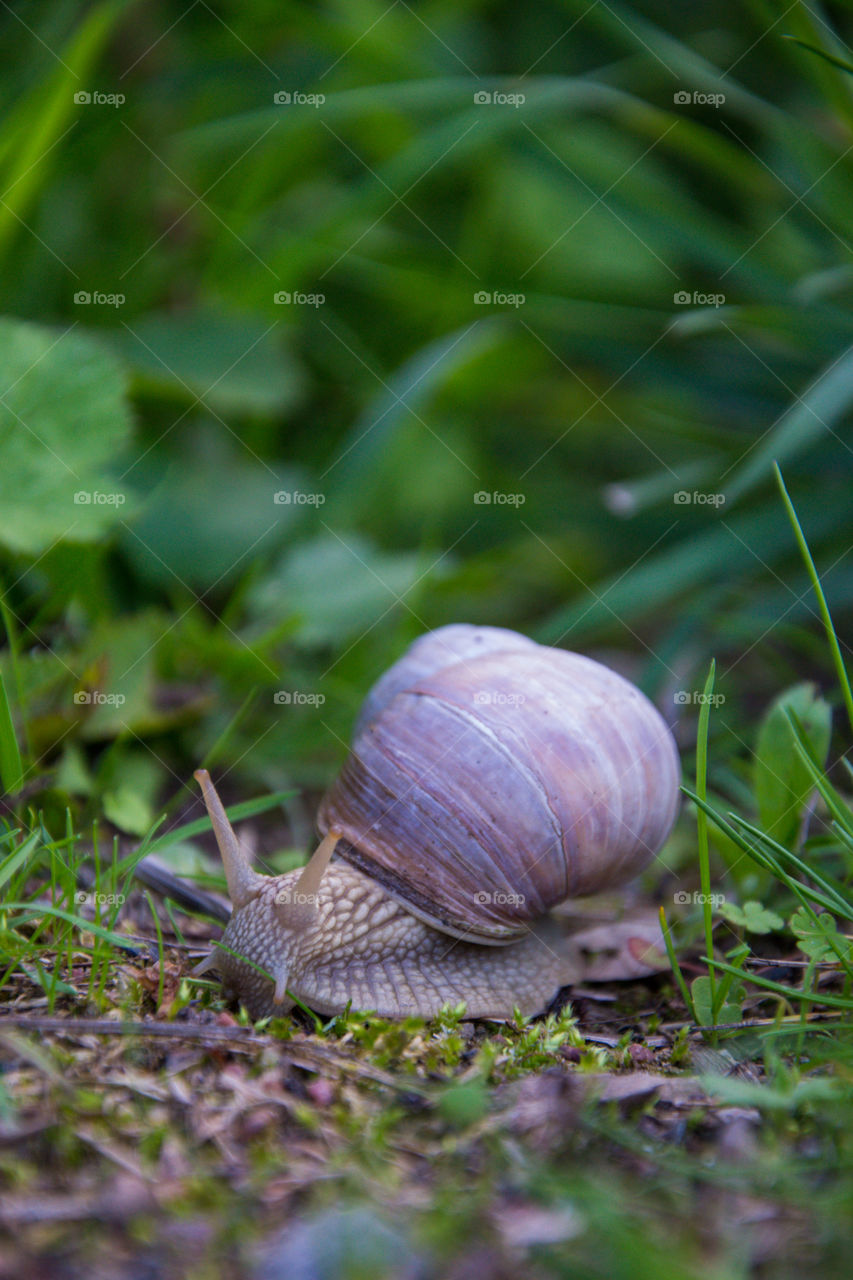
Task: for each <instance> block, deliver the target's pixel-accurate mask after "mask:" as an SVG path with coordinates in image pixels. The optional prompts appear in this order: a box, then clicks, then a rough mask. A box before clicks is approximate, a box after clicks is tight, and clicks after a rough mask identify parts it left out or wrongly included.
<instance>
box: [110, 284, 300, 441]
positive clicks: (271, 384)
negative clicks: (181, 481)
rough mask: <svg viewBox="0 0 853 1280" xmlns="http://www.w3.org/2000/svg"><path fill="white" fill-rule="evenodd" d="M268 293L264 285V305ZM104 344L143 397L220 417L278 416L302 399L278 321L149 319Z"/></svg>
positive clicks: (205, 316)
mask: <svg viewBox="0 0 853 1280" xmlns="http://www.w3.org/2000/svg"><path fill="white" fill-rule="evenodd" d="M274 288H275V281H273V280H271V281H270V299H272V294H273V290H274ZM111 341H113V342H114V343H115V345H116V347H117V349H118V350H119V351H120V352H121V354H122V355H123V356H124V358H125V359H126V360H127V361H128V363H129V365H130V367H131V368H132V369H133V370H134V372H135V373H136V375H137V377H138V379H139V381H140V383H141V386H142V389H144V390H146V391H147V392H148V393H149V394H151V395H158V396H163V397H168V398H169V399H177V400H181V401H184V400H189V401H190V402H192V403H194V402H196V400H201V403H202V406H206V407H209V408H210V409H211V410H213V412H214V413H218V414H221V415H223V416H228V415H230V414H234V413H252V414H256V413H258V414H265V413H266V414H277V413H283V412H284V411H285V410H286V409H289V408H291V407H292V406H293V405H294V403H295V402H296V401H297V400H298V399H299V398H300V396H301V394H302V392H301V378H300V376H299V374H298V371H297V367H296V364H295V361H294V359H293V356H292V355H291V354H290V352H289V349H288V348H287V346H285V345H284V343H283V342H282V336H281V323H280V317H278V316H275V317H273V319H272V320H267V319H266V318H259V317H257V316H252V315H240V316H236V315H227V314H226V315H223V314H221V313H214V312H207V311H201V310H199V311H193V312H191V313H189V314H186V315H180V316H171V315H148V316H143V317H140V318H138V319H134V320H132V321H129V322H128V324H127V325H126V326H125V327H124V328H123V329H122V330H121V331H120V332H116V333H115V334H114V335H112V337H111Z"/></svg>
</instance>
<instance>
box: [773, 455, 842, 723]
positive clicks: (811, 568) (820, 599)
mask: <svg viewBox="0 0 853 1280" xmlns="http://www.w3.org/2000/svg"><path fill="white" fill-rule="evenodd" d="M773 468H774V470H775V473H776V482H777V484H778V485H779V490H780V492H781V494H782V501H783V502H784V503H785V510H786V511H787V512H788V519H789V520H790V522H791V528H792V529H793V530H794V537H795V538H796V539H797V544H798V546H799V548H800V553H801V555H802V557H803V560H804V561H805V566H806V570H807V571H808V575H809V577H810V578H811V583H812V587H813V588H814V593H815V596H816V597H817V603H818V608H819V609H820V614H821V617H822V618H823V626H824V630H825V632H826V638H827V640H828V641H829V648H830V651H831V653H832V660H833V662H834V663H835V670H836V673H837V675H838V683H839V685H840V686H841V692H842V694H843V696H844V705H845V706H846V708H847V719H848V721H849V722H850V728H851V731H853V690H851V688H850V681H849V679H848V676H847V668H846V667H845V665H844V659H843V658H842V656H841V649H840V648H839V645H838V637H837V636H836V634H835V627H834V626H833V622H832V615H831V614H830V612H829V606H828V605H827V603H826V596H825V595H824V594H823V587H822V586H821V585H820V578H819V577H818V572H817V569H816V567H815V562H814V560H813V559H812V553H811V551H809V545H808V543H807V542H806V537H805V534H804V533H803V530H802V527H801V525H800V522H799V520H798V518H797V513H796V511H795V510H794V504H793V503H792V502H791V499H790V497H789V496H788V490H787V489H786V488H785V481H784V480H783V479H782V472H781V471H780V470H779V465H778V463H776V462H774V463H773Z"/></svg>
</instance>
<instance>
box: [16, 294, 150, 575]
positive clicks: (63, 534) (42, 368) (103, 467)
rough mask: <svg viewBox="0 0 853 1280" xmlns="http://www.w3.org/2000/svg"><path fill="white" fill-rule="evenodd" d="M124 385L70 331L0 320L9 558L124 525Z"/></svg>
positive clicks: (93, 345) (109, 360)
mask: <svg viewBox="0 0 853 1280" xmlns="http://www.w3.org/2000/svg"><path fill="white" fill-rule="evenodd" d="M124 382H125V380H124V375H123V373H122V371H121V370H120V368H119V366H118V364H117V363H116V361H115V358H114V357H113V356H112V355H111V354H110V353H109V352H107V351H105V350H104V349H103V348H102V347H101V346H100V345H99V344H98V343H97V342H95V340H94V339H93V338H90V337H87V336H86V335H85V334H84V333H82V332H81V331H80V330H79V329H77V328H75V326H73V325H72V326H70V327H68V328H66V329H64V330H57V331H54V330H51V329H45V328H42V327H41V326H39V325H34V324H24V323H22V322H21V321H19V320H10V319H2V320H0V457H2V459H3V465H2V467H0V511H2V513H3V518H2V521H0V543H3V544H4V545H5V546H6V547H8V548H9V549H10V550H11V551H18V552H24V553H26V554H28V555H33V556H35V555H39V554H40V553H41V552H43V551H44V550H45V549H46V548H47V547H48V546H50V544H51V543H52V542H54V541H55V540H56V539H60V538H67V539H69V540H71V541H74V542H87V541H91V540H93V539H95V538H98V537H100V536H101V535H102V534H103V533H104V532H106V531H107V530H108V529H109V528H110V527H111V526H112V525H114V524H115V523H116V522H117V521H118V520H120V519H123V518H125V517H126V516H127V513H128V510H129V509H130V505H131V502H130V497H131V495H130V491H129V488H128V484H127V482H126V481H123V480H122V479H121V473H122V469H123V468H122V462H121V459H122V455H123V452H124V450H125V448H126V446H127V445H128V443H129V440H130V433H131V421H130V414H129V412H128V408H127V404H126V401H125V397H124V390H125V386H124Z"/></svg>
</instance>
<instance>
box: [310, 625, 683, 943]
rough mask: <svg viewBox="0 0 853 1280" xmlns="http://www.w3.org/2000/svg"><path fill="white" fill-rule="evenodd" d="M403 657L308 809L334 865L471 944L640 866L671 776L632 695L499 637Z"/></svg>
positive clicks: (649, 853) (652, 847)
mask: <svg viewBox="0 0 853 1280" xmlns="http://www.w3.org/2000/svg"><path fill="white" fill-rule="evenodd" d="M445 631H446V632H451V633H453V634H452V635H450V636H444V635H443V632H445ZM463 633H467V634H463ZM492 633H494V634H492ZM475 638H476V639H475ZM472 641H473V643H471V642H472ZM410 652H414V657H415V662H414V665H409V663H408V658H409V655H408V654H407V655H404V657H403V658H402V659H401V660H400V662H399V663H397V664H396V665H395V667H392V668H391V669H390V671H389V672H387V673H386V674H385V676H383V677H382V679H381V680H380V681H379V682H378V684H377V686H375V687H374V689H373V690H372V691H371V694H370V695H368V699H367V704H366V707H365V712H363V713H362V716H361V717H360V720H359V726H360V728H359V731H358V732H357V734H356V737H355V741H354V744H353V751H352V754H351V756H350V757H349V759H348V760H347V762H346V764H345V766H344V768H343V770H342V772H341V774H340V775H339V777H338V779H337V781H336V782H335V783H334V784H333V786H332V788H331V789H330V791H329V792H328V794H327V795H326V797H325V798H324V800H323V803H322V805H321V808H320V813H319V817H318V824H319V826H320V829H321V831H326V830H328V829H329V828H330V827H334V828H336V829H337V830H339V831H340V833H341V836H342V839H341V843H340V845H339V848H338V852H339V853H340V854H341V855H342V856H343V857H345V858H346V859H347V860H348V861H349V862H351V863H352V864H353V865H355V866H357V867H358V868H359V869H360V870H362V871H364V872H366V873H367V874H368V875H370V876H372V877H373V878H374V879H375V880H377V881H378V882H379V883H380V884H381V885H382V886H383V887H384V888H385V889H386V890H387V891H388V892H389V893H390V894H391V895H392V896H393V897H396V898H397V899H398V900H400V901H402V902H404V903H405V904H406V905H407V906H408V908H409V909H410V910H412V911H413V912H414V913H415V914H416V915H419V916H421V917H422V918H424V919H426V920H428V921H429V922H431V923H433V924H436V925H437V926H438V927H439V928H441V929H444V930H446V931H447V932H449V933H453V934H457V935H458V936H460V937H465V938H467V939H469V940H470V941H482V942H506V941H510V940H512V939H513V938H516V937H518V936H520V934H521V933H522V932H523V931H524V929H525V926H526V925H527V923H528V922H529V921H531V920H533V919H535V918H536V917H538V916H540V915H542V914H544V913H545V912H547V911H548V910H549V909H550V908H551V907H552V906H554V905H555V904H556V903H558V902H561V901H563V900H565V899H566V898H571V897H575V896H580V895H584V894H588V893H594V892H597V891H598V890H600V889H602V888H604V887H610V886H612V885H614V884H618V883H621V882H623V881H625V880H627V879H629V878H631V877H632V876H634V875H636V874H637V873H638V872H639V871H640V870H642V868H643V867H644V866H645V865H647V863H648V862H649V861H651V859H652V857H653V856H654V854H655V853H656V852H657V850H658V849H659V848H660V847H661V845H662V844H663V842H664V840H665V839H666V837H667V835H668V833H669V830H670V828H671V826H672V823H673V821H674V818H675V813H676V810H677V804H678V783H679V778H680V768H679V761H678V754H677V751H676V748H675V743H674V741H673V738H672V735H671V733H670V731H669V728H668V727H667V725H666V723H665V721H664V720H663V718H662V717H661V715H660V714H659V712H658V711H657V710H656V709H655V708H654V706H653V705H652V704H651V702H649V701H648V699H647V698H646V697H645V696H644V695H643V694H642V693H640V691H639V690H638V689H636V688H635V687H634V686H633V685H632V684H630V683H629V682H628V681H627V680H624V679H623V678H622V677H621V676H619V675H617V674H616V673H615V672H613V671H611V670H610V669H609V668H607V667H604V666H602V665H601V664H600V663H597V662H594V661H593V660H592V659H590V658H585V657H582V656H581V655H579V654H574V653H569V652H567V651H565V650H560V649H550V648H546V647H544V646H540V645H537V644H535V643H534V642H533V641H530V640H527V639H525V638H524V637H522V636H516V635H515V633H512V632H501V631H499V630H498V629H496V628H475V627H470V628H469V627H452V628H442V629H440V630H438V631H436V632H432V633H430V634H429V635H427V636H425V637H422V638H421V640H420V641H418V642H416V644H415V645H414V646H413V648H412V651H410ZM472 654H473V655H475V656H471V655H472ZM448 655H449V660H448ZM480 655H483V656H480Z"/></svg>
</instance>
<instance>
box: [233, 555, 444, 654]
mask: <svg viewBox="0 0 853 1280" xmlns="http://www.w3.org/2000/svg"><path fill="white" fill-rule="evenodd" d="M420 572H421V566H420V559H419V557H418V556H417V555H414V554H400V553H390V552H385V551H378V550H377V549H376V548H375V547H373V546H372V545H371V544H370V543H369V542H368V541H367V540H366V539H364V538H361V537H359V536H357V535H354V534H346V535H345V536H343V537H335V536H334V535H332V534H329V535H328V536H323V537H322V538H317V539H315V540H314V541H313V542H307V543H305V544H304V545H303V546H300V547H297V548H295V549H294V550H293V551H292V552H290V553H289V554H288V555H287V556H286V557H285V559H284V560H283V561H282V562H281V564H280V565H279V567H278V570H277V572H275V573H274V574H273V576H272V577H271V578H270V579H268V580H267V581H266V582H264V583H263V584H261V585H260V587H259V588H258V589H257V590H256V591H254V592H253V594H252V596H251V597H250V607H251V610H252V612H253V613H254V614H255V616H256V617H259V618H261V619H264V620H266V621H268V622H269V623H273V624H274V623H278V622H280V621H281V619H282V618H284V617H287V616H293V617H295V618H296V620H297V621H298V630H297V632H296V638H297V639H298V640H300V641H301V642H302V643H304V644H323V643H328V644H334V645H336V646H340V643H341V641H342V640H346V639H349V638H351V637H353V636H356V635H359V634H361V633H362V632H364V631H368V630H369V629H370V628H371V627H372V626H373V625H374V623H375V622H376V621H377V620H378V619H379V618H381V617H382V616H383V615H384V614H386V613H390V612H391V611H392V610H395V609H399V608H400V607H401V601H402V600H403V599H404V598H405V595H406V592H408V591H409V589H410V588H411V587H412V586H413V585H414V584H415V582H416V581H417V579H418V576H419V573H420ZM402 607H403V608H405V605H403V606H402Z"/></svg>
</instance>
